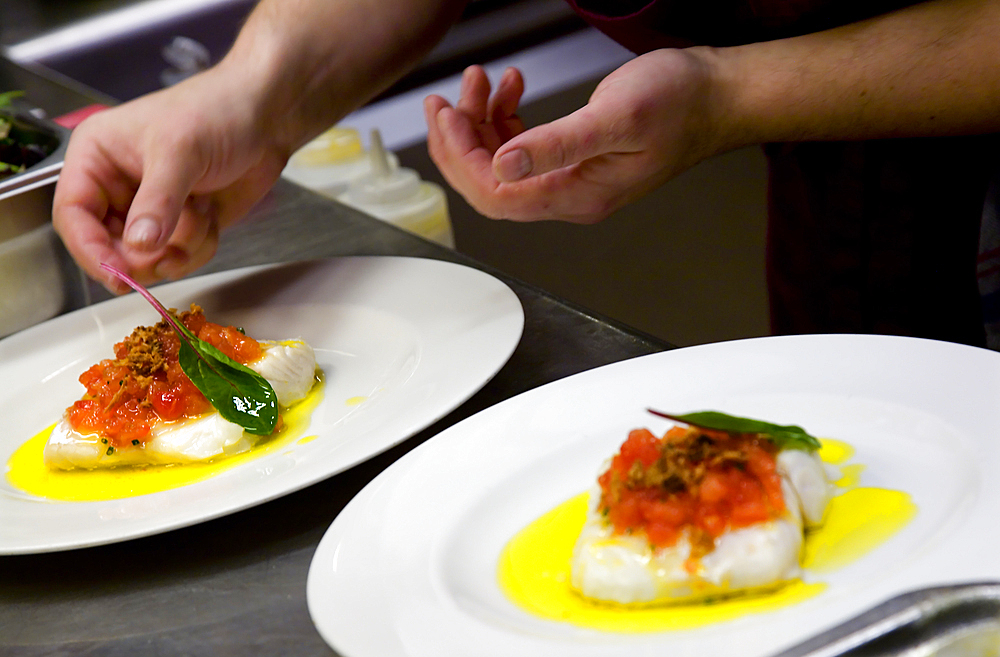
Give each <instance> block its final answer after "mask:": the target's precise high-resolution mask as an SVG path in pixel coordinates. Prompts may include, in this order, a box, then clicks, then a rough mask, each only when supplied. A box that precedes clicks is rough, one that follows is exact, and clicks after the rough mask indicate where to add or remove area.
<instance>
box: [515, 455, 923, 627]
mask: <svg viewBox="0 0 1000 657" xmlns="http://www.w3.org/2000/svg"><path fill="white" fill-rule="evenodd" d="M852 454H853V450H852V449H851V448H850V447H849V446H848V445H846V444H845V443H841V442H839V441H832V440H824V441H823V449H822V450H821V451H820V457H821V458H823V460H824V461H827V462H828V463H843V462H844V461H846V460H847V459H849V458H850V457H851V455H852ZM842 470H843V468H842ZM851 472H854V473H855V474H854V475H849V476H848V475H845V476H844V477H843V478H841V479H840V480H839V481H838V482H836V483H837V485H838V486H840V487H841V488H849V490H846V491H844V492H843V493H841V494H840V495H838V496H836V497H835V498H834V499H833V500H832V501H831V503H830V506H829V508H828V509H827V514H826V518H825V520H824V522H823V524H822V525H821V526H820V527H817V528H816V529H810V530H809V531H807V532H806V536H805V547H804V549H803V557H802V565H803V567H805V568H806V569H807V570H808V571H809V572H810V573H825V572H830V571H832V570H835V569H837V568H840V567H842V566H844V565H847V564H848V563H851V562H853V561H855V560H857V559H860V558H861V557H863V556H864V555H865V554H867V553H868V552H870V551H871V550H873V549H875V548H876V547H878V546H879V545H881V544H882V543H884V542H885V541H886V540H888V539H889V538H890V537H891V536H892V535H893V534H895V533H896V532H897V531H899V530H900V529H901V528H902V527H904V526H905V525H906V524H907V523H908V522H909V521H910V520H911V519H912V518H913V516H914V515H915V514H916V506H915V505H914V504H913V502H912V501H911V499H910V496H909V495H907V494H906V493H902V492H899V491H893V490H883V489H878V488H858V487H856V485H857V474H858V473H860V468H856V469H854V470H851ZM588 497H589V495H588V494H587V493H583V494H581V495H578V496H576V497H574V498H572V499H570V500H568V501H567V502H564V503H563V504H560V505H559V506H558V507H556V508H555V509H553V510H551V511H549V512H548V513H546V514H545V515H543V516H542V517H540V518H538V519H537V520H535V521H534V522H532V523H531V524H530V525H528V526H527V527H525V528H524V529H523V530H521V531H520V532H519V533H518V534H517V535H516V536H515V537H514V538H513V539H512V540H511V541H510V542H509V543H508V544H507V545H506V547H505V548H504V550H503V552H502V554H501V556H500V563H499V565H498V569H497V575H498V580H499V584H500V587H501V589H502V590H503V591H504V593H505V594H506V595H507V596H508V597H509V598H510V599H511V600H512V601H513V602H514V603H516V604H517V605H518V606H520V607H521V608H522V609H524V610H526V611H528V612H530V613H532V614H534V615H536V616H540V617H542V618H546V619H550V620H555V621H563V622H567V623H571V624H573V625H578V626H581V627H587V628H591V629H597V630H603V631H607V632H621V633H640V632H662V631H668V630H685V629H692V628H696V627H701V626H704V625H708V624H710V623H717V622H722V621H727V620H731V619H734V618H738V617H740V616H744V615H746V614H751V613H760V612H767V611H771V610H774V609H779V608H781V607H786V606H788V605H792V604H795V603H797V602H801V601H802V600H805V599H808V598H810V597H813V596H815V595H817V594H819V593H820V592H822V591H823V590H824V589H825V588H826V585H825V584H823V583H822V582H812V583H807V582H804V581H802V580H795V581H792V582H789V583H786V584H784V585H779V586H778V587H776V588H774V589H770V590H766V591H752V592H746V593H739V594H734V595H732V596H727V597H724V598H718V599H708V600H700V601H697V602H688V603H657V604H649V605H618V604H613V603H602V602H595V601H593V600H588V599H586V598H584V597H583V596H581V595H580V594H579V593H577V592H576V591H575V590H574V589H573V588H572V586H571V585H570V559H571V557H572V553H573V546H574V544H575V543H576V539H577V537H578V536H579V534H580V531H581V529H582V528H583V525H584V522H585V520H586V517H587V509H588Z"/></svg>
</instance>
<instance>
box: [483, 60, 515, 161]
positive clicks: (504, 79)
mask: <svg viewBox="0 0 1000 657" xmlns="http://www.w3.org/2000/svg"><path fill="white" fill-rule="evenodd" d="M522 95H524V77H523V76H522V75H521V72H520V71H519V70H517V69H516V68H513V67H508V68H507V69H506V70H505V71H504V72H503V75H502V76H501V77H500V82H498V83H497V88H496V91H495V92H494V93H493V95H492V96H490V101H489V104H488V106H487V108H486V112H487V115H488V116H489V122H490V124H491V125H492V126H493V132H494V133H495V135H496V139H495V144H493V145H492V150H494V151H495V150H496V149H498V148H500V146H502V145H503V144H505V143H506V142H507V141H509V140H510V139H512V138H513V137H516V136H517V135H519V134H521V133H522V132H524V123H522V122H521V118H520V117H519V116H518V115H517V107H518V105H519V104H520V103H521V96H522Z"/></svg>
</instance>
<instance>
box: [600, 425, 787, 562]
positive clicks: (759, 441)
mask: <svg viewBox="0 0 1000 657" xmlns="http://www.w3.org/2000/svg"><path fill="white" fill-rule="evenodd" d="M776 453H777V449H776V448H775V446H774V444H773V443H772V442H771V441H769V440H767V439H766V438H763V437H761V436H759V435H758V434H729V433H726V432H722V431H712V430H707V429H700V428H695V427H690V428H688V427H674V428H672V429H670V430H669V431H667V433H666V434H665V435H664V436H663V437H662V438H657V437H656V436H654V435H653V434H652V433H651V432H650V431H648V430H647V429H636V430H634V431H632V432H631V433H629V436H628V440H626V441H625V442H624V443H623V444H622V446H621V450H620V451H619V453H618V454H617V455H615V457H614V459H613V460H612V462H611V466H610V467H609V468H608V470H607V471H606V472H605V473H604V474H602V475H601V476H600V477H599V478H598V483H599V484H600V486H601V492H602V495H601V509H602V511H603V512H604V513H605V515H606V517H607V518H608V520H609V522H610V523H611V524H612V526H613V527H614V531H615V532H616V533H633V532H637V531H643V532H645V534H646V536H647V537H648V538H649V541H650V543H651V544H652V545H654V546H656V547H670V546H672V545H674V544H676V542H677V540H678V539H679V538H680V537H681V535H682V534H683V533H684V532H685V531H686V532H687V535H688V538H689V540H690V541H691V544H692V548H693V552H692V556H693V557H698V556H702V555H704V554H707V553H708V552H710V551H711V550H712V547H713V545H714V540H715V539H716V538H717V537H718V536H719V535H721V534H722V533H723V532H725V531H727V530H729V529H738V528H740V527H746V526H748V525H753V524H756V523H759V522H765V521H767V520H771V519H774V518H777V517H779V516H780V515H781V514H782V513H783V512H784V510H785V502H784V496H783V494H782V491H781V477H780V476H779V475H778V472H777V466H776V462H775V455H776Z"/></svg>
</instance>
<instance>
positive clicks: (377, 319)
mask: <svg viewBox="0 0 1000 657" xmlns="http://www.w3.org/2000/svg"><path fill="white" fill-rule="evenodd" d="M154 293H155V294H156V296H157V297H158V298H159V299H160V300H161V301H162V302H163V303H164V305H166V306H168V307H176V308H187V307H188V305H189V304H190V303H192V302H194V303H198V304H199V305H201V306H202V307H203V308H204V309H205V312H206V315H207V316H208V318H209V319H210V320H211V321H215V322H219V323H228V324H234V325H237V326H243V327H246V329H247V332H248V333H249V334H250V335H253V336H255V337H257V338H258V339H284V338H296V337H301V338H304V339H305V340H306V341H307V342H308V343H309V344H311V345H312V346H313V347H314V348H315V350H316V355H317V361H318V364H319V366H320V367H321V368H322V369H323V371H324V373H325V381H326V384H325V385H326V387H325V391H324V398H323V401H322V402H321V403H320V405H319V407H318V408H317V409H316V410H315V411H314V412H313V415H312V420H311V425H310V426H309V428H308V429H307V430H306V433H307V435H316V436H317V438H316V439H314V440H311V441H309V442H305V443H301V444H295V445H294V446H292V447H289V448H288V449H283V450H280V452H276V453H272V454H267V455H265V456H262V457H261V458H258V459H256V460H252V461H249V462H247V463H246V464H243V465H240V466H239V467H236V468H233V469H231V470H227V471H224V472H222V473H220V474H218V475H216V476H214V477H212V478H210V479H207V480H204V481H201V482H198V483H194V484H190V485H187V486H183V487H181V488H175V489H172V490H167V491H163V492H158V493H152V494H148V495H142V496H137V497H129V498H125V499H119V500H111V501H103V502H55V501H50V500H45V499H41V498H37V497H33V496H31V495H28V494H26V493H24V492H22V491H20V490H18V489H16V488H14V487H13V486H12V485H11V484H10V483H9V482H8V481H6V479H5V480H4V481H2V482H0V554H24V553H33V552H46V551H53V550H64V549H69V548H77V547H85V546H91V545H99V544H103V543H110V542H114V541H121V540H125V539H129V538H135V537H139V536H146V535H149V534H155V533H157V532H162V531H166V530H168V529H173V528H177V527H182V526H185V525H190V524H194V523H196V522H201V521H204V520H208V519H210V518H215V517H218V516H221V515H224V514H227V513H232V512H234V511H237V510H240V509H244V508H247V507H250V506H253V505H255V504H260V503H261V502H265V501H267V500H270V499H274V498H276V497H278V496H281V495H284V494H287V493H289V492H292V491H295V490H298V489H300V488H303V487H305V486H308V485H310V484H312V483H315V482H317V481H320V480H322V479H325V478H327V477H329V476H331V475H333V474H336V473H338V472H341V471H343V470H345V469H347V468H349V467H351V466H352V465H354V464H356V463H359V462H360V461H363V460H365V459H367V458H369V457H371V456H373V455H375V454H378V453H379V452H382V451H384V450H386V449H388V448H389V447H392V446H393V445H395V444H397V443H399V442H401V441H403V440H404V439H406V438H408V437H410V436H412V435H413V434H414V433H416V432H418V431H420V430H421V429H424V428H425V427H427V426H428V425H430V424H431V423H433V422H434V421H435V420H438V419H439V418H441V417H442V416H444V415H445V414H446V413H448V412H449V411H451V410H452V409H454V408H455V407H457V406H458V405H459V404H461V403H462V402H463V401H465V400H466V399H468V398H469V397H470V396H471V395H472V394H473V393H474V392H475V391H477V390H478V389H479V388H481V387H482V386H483V385H484V384H485V383H486V382H487V381H489V380H490V379H491V378H492V377H493V375H494V374H496V372H497V371H498V370H499V369H500V367H502V366H503V364H504V363H505V362H506V361H507V359H508V358H509V357H510V355H511V353H512V352H513V351H514V348H515V347H516V345H517V343H518V341H519V340H520V337H521V330H522V328H523V326H524V314H523V312H522V309H521V304H520V302H519V301H518V299H517V296H516V295H515V294H514V293H513V291H511V289H510V288H509V287H507V286H506V285H504V284H503V283H502V282H501V281H499V280H497V279H496V278H494V277H492V276H490V275H488V274H485V273H483V272H481V271H479V270H476V269H471V268H468V267H464V266H460V265H456V264H452V263H447V262H442V261H437V260H422V259H415V258H394V257H352V258H338V259H332V260H325V261H317V262H311V263H298V264H290V265H278V266H267V267H250V268H245V269H239V270H234V271H229V272H223V273H218V274H210V275H207V276H201V277H197V278H193V279H190V280H186V281H180V282H177V283H170V284H167V285H162V286H159V287H157V288H155V289H154ZM158 319H159V317H158V315H157V314H156V312H155V311H154V310H153V308H152V307H151V306H149V305H148V304H147V303H146V302H145V301H144V300H143V299H141V298H140V297H139V296H138V295H135V294H130V295H128V296H125V297H121V298H118V299H113V300H111V301H108V302H105V303H101V304H98V305H96V306H93V307H90V308H85V309H83V310H80V311H76V312H74V313H71V314H68V315H65V316H62V317H58V318H56V319H54V320H51V321H49V322H46V323H44V324H41V325H39V326H37V327H34V328H32V329H29V330H26V331H24V332H22V333H19V334H16V335H14V336H11V337H9V338H6V339H4V340H2V341H0V382H2V383H3V386H2V390H0V418H3V430H2V433H0V458H2V459H3V462H4V463H7V461H8V459H9V458H10V456H11V454H13V453H14V451H15V450H17V449H18V448H19V447H20V446H21V445H22V444H23V443H24V442H25V441H27V440H28V439H29V438H31V437H32V436H33V435H34V434H36V433H37V432H39V431H41V430H42V429H44V428H45V427H47V426H49V425H50V424H52V423H53V422H55V421H56V420H58V419H59V418H60V417H61V415H62V413H63V411H64V409H65V408H66V407H67V406H69V405H70V404H72V403H73V402H74V401H75V400H76V399H78V398H79V397H80V395H81V394H82V391H83V388H82V386H80V384H79V383H78V382H77V377H78V376H79V375H80V373H82V372H83V371H84V370H85V369H87V368H88V367H90V365H92V364H93V363H96V362H98V361H99V360H101V359H103V358H108V357H111V355H112V346H113V345H114V343H115V342H118V341H120V340H122V339H123V338H124V337H125V336H127V335H128V334H129V333H131V331H132V329H133V328H134V327H135V326H137V325H140V324H147V325H148V324H153V323H155V322H156V321H157V320H158Z"/></svg>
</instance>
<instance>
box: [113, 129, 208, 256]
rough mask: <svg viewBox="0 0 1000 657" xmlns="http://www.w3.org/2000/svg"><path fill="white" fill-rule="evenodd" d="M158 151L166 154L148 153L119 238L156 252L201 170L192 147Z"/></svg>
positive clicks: (133, 246) (173, 224)
mask: <svg viewBox="0 0 1000 657" xmlns="http://www.w3.org/2000/svg"><path fill="white" fill-rule="evenodd" d="M157 150H158V151H159V152H160V153H163V152H167V153H169V155H166V156H163V155H157V154H153V155H151V156H148V158H147V159H146V161H145V166H144V167H143V172H142V181H141V182H140V183H139V189H138V190H137V191H136V193H135V198H133V199H132V206H131V208H129V212H128V219H126V221H125V233H124V235H123V236H122V241H123V242H124V243H125V246H126V247H128V248H131V249H134V250H136V251H145V252H156V251H159V250H160V249H162V248H163V247H164V245H166V244H167V242H168V240H169V239H170V236H171V235H172V234H173V232H174V229H175V227H176V226H177V222H178V220H179V219H180V215H181V210H182V209H183V207H184V203H185V202H186V201H187V198H188V195H189V194H190V193H191V188H192V187H193V186H194V184H195V181H197V180H198V179H199V178H200V177H201V175H202V173H203V172H202V167H199V166H198V165H197V162H198V158H197V157H195V156H193V154H194V151H193V149H191V150H188V149H185V148H184V147H183V146H181V145H180V144H178V145H177V146H176V147H175V148H169V149H162V150H161V149H157Z"/></svg>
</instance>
